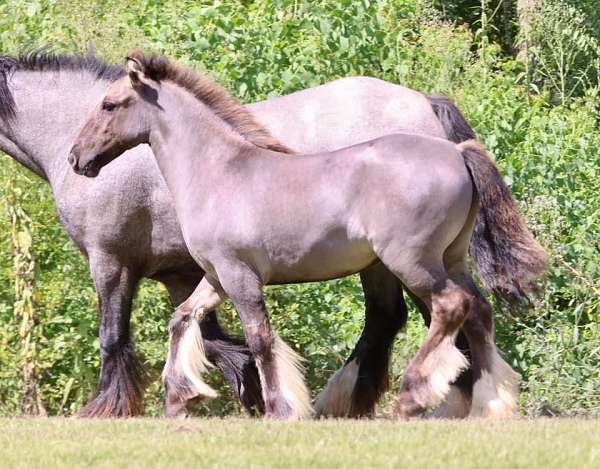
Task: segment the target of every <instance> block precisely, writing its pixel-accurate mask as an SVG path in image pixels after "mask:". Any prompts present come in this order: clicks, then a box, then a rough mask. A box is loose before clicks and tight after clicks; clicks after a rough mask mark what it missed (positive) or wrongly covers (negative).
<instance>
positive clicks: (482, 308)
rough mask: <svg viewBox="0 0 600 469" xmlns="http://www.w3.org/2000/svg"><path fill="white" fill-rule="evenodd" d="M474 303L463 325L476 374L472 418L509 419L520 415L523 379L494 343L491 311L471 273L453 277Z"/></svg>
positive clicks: (470, 415) (474, 376) (474, 375)
mask: <svg viewBox="0 0 600 469" xmlns="http://www.w3.org/2000/svg"><path fill="white" fill-rule="evenodd" d="M453 278H455V281H457V282H460V283H461V284H462V285H464V287H465V288H466V289H468V290H469V291H470V292H471V293H472V295H473V299H472V302H471V310H470V312H469V315H468V316H467V319H466V320H465V322H464V324H463V330H464V331H465V334H466V336H467V338H468V341H469V344H470V349H471V350H472V352H471V362H472V370H473V382H474V386H473V399H472V405H471V407H470V413H469V417H484V418H507V417H514V416H515V415H516V414H517V411H518V404H517V399H518V392H519V382H520V379H521V377H520V375H519V374H518V373H516V372H515V371H514V370H513V369H512V368H511V367H510V365H509V364H508V363H506V362H505V361H504V360H503V359H502V357H501V356H500V354H499V353H498V349H497V348H496V345H495V341H494V317H493V313H492V307H491V305H490V304H489V303H488V301H487V300H486V299H485V297H484V296H483V295H482V294H481V292H479V290H478V289H477V287H476V286H475V284H474V282H473V280H472V279H471V277H470V275H469V273H468V272H464V273H462V275H460V274H458V275H453Z"/></svg>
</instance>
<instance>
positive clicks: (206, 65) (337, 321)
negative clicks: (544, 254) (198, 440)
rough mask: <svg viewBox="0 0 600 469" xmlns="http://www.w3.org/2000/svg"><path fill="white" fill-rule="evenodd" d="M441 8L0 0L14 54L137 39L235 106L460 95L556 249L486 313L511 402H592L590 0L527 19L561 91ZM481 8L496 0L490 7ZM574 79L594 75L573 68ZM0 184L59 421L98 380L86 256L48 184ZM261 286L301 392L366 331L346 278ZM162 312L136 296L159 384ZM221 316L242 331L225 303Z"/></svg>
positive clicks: (546, 73) (3, 301) (153, 301)
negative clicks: (375, 92) (12, 200)
mask: <svg viewBox="0 0 600 469" xmlns="http://www.w3.org/2000/svg"><path fill="white" fill-rule="evenodd" d="M435 3H436V2H429V1H421V0H353V1H351V0H342V1H333V0H319V1H310V2H309V1H307V0H261V1H254V2H252V1H244V2H237V1H231V0H228V1H225V0H223V1H202V2H198V1H192V0H173V1H170V2H161V1H158V0H136V1H130V2H114V1H111V0H100V1H95V2H83V1H80V0H79V1H65V0H28V1H24V0H0V51H1V52H3V53H12V54H14V53H16V52H18V51H19V50H20V49H22V48H27V47H32V46H41V45H50V46H51V47H52V48H54V49H56V50H58V51H67V52H73V51H79V52H82V51H84V50H85V49H86V48H87V47H88V46H92V47H93V48H95V50H96V51H97V52H98V53H99V54H100V55H102V56H104V57H106V58H107V59H108V60H110V61H117V62H120V61H122V58H123V57H124V56H125V54H126V53H127V52H128V51H129V50H130V49H131V48H133V47H142V48H146V49H151V50H156V51H158V52H162V53H165V54H168V55H169V56H172V57H175V58H178V59H180V60H184V61H186V62H188V63H190V64H192V65H193V66H195V67H198V68H199V69H202V70H206V71H209V72H210V73H212V74H214V75H215V77H216V78H217V80H218V81H219V82H220V83H222V84H223V85H225V86H226V87H227V88H228V89H230V90H231V91H232V93H233V94H235V95H237V96H238V97H239V98H240V99H242V100H243V101H245V102H252V101H255V100H260V99H266V98H267V97H269V96H273V95H279V94H285V93H289V92H292V91H295V90H298V89H302V88H305V87H309V86H314V85H317V84H320V83H325V82H327V81H330V80H332V79H334V78H337V77H340V76H347V75H357V74H364V75H372V76H377V77H380V78H383V79H386V80H389V81H393V82H397V83H401V84H404V85H407V86H411V87H414V88H417V89H419V90H422V91H423V92H430V93H445V94H448V95H450V96H452V97H454V98H455V99H456V100H457V102H458V104H459V105H460V107H461V109H463V110H464V112H465V114H466V116H467V118H468V119H469V120H470V121H471V123H472V124H473V125H474V127H475V128H476V130H477V132H478V135H479V136H480V137H481V139H482V140H483V141H485V143H486V144H487V145H488V146H489V148H490V150H491V151H492V152H493V154H494V155H495V156H496V158H497V161H498V163H499V165H500V167H501V168H502V170H503V173H504V174H505V176H506V180H507V182H508V183H509V185H511V187H512V189H513V191H514V193H515V195H516V197H517V198H518V199H519V200H520V202H521V204H522V208H523V212H524V213H525V215H526V217H527V219H528V221H529V222H530V225H531V226H532V227H533V229H534V230H535V233H536V235H537V236H538V237H539V238H540V240H541V241H542V242H543V244H544V245H545V246H546V247H547V248H548V250H549V251H550V253H551V260H552V269H551V272H550V274H549V276H548V280H547V282H546V285H545V290H544V294H543V296H542V297H541V298H540V300H539V303H538V305H537V307H536V309H535V310H534V311H532V312H529V313H526V314H522V315H516V313H514V314H513V312H511V311H502V312H501V314H498V316H497V319H498V342H499V345H500V347H501V348H502V349H503V350H504V351H506V353H507V354H508V357H509V358H510V360H511V362H512V364H513V365H514V366H515V367H516V368H517V369H518V370H519V371H520V372H521V373H522V374H523V377H524V381H525V385H524V390H525V392H524V394H523V408H524V410H525V411H526V412H528V413H532V414H535V413H539V412H564V413H582V412H589V413H600V396H599V395H598V393H597V391H596V389H598V388H599V387H600V358H599V355H600V354H599V350H600V349H599V348H598V344H599V343H600V340H599V339H600V331H599V330H598V322H599V317H598V316H599V314H600V303H599V302H600V300H599V298H600V295H599V294H598V289H599V288H600V287H599V285H600V268H599V267H598V263H597V259H598V256H599V254H600V252H599V246H598V238H599V233H600V229H599V228H600V227H599V225H600V195H599V192H598V183H599V182H600V169H599V167H600V164H599V159H598V158H599V156H598V155H600V135H599V133H598V125H599V119H598V118H599V115H598V106H597V103H598V94H597V93H598V89H597V82H594V81H593V79H591V78H593V77H597V66H598V65H597V61H598V50H597V48H596V46H595V45H594V44H596V43H595V42H594V41H596V40H597V33H598V31H597V29H594V25H598V16H593V15H594V13H595V14H596V15H597V12H596V11H595V10H594V8H593V3H594V1H592V0H590V2H582V3H581V5H580V6H581V8H580V10H578V11H577V12H576V13H573V15H575V16H572V15H571V16H569V15H570V13H569V15H566V14H565V15H563V16H560V15H559V16H556V15H555V16H548V17H547V18H543V19H540V20H539V21H538V22H536V28H538V29H536V31H537V32H536V34H539V37H540V41H539V42H538V49H536V51H535V53H536V54H538V55H539V57H542V56H544V57H547V56H546V55H543V54H547V53H549V52H551V50H552V48H553V47H554V46H553V44H554V43H553V42H552V41H554V40H555V38H557V40H560V41H563V44H564V46H565V47H567V48H570V49H573V50H569V53H571V54H575V58H574V59H573V61H572V64H573V65H572V66H571V67H570V68H569V71H568V73H566V74H565V73H563V75H564V77H563V78H564V83H565V86H564V87H562V88H561V87H559V90H560V92H557V88H556V86H555V82H556V81H557V80H558V81H560V80H562V78H561V77H560V76H559V74H558V72H557V68H556V67H555V66H554V65H552V66H551V65H547V66H546V68H543V67H542V66H541V65H539V66H538V67H537V68H536V69H535V75H533V76H526V72H527V68H526V67H525V65H524V64H523V63H522V62H520V61H519V60H515V59H513V58H512V57H511V56H510V54H507V47H506V44H504V47H502V46H500V45H499V43H498V41H500V40H501V37H505V35H504V34H501V33H499V32H497V31H499V29H498V28H497V31H496V32H494V31H495V30H494V28H496V26H494V25H495V23H494V21H495V18H497V17H494V16H492V13H493V11H489V12H488V13H489V15H488V17H487V21H488V24H487V26H486V27H485V28H483V27H482V23H481V20H482V18H481V10H477V9H476V8H475V9H474V10H472V11H469V12H468V13H469V15H466V14H465V16H459V17H454V19H456V18H462V20H465V19H467V20H468V21H469V23H470V26H464V25H456V24H451V23H448V22H447V21H446V20H445V18H453V16H452V15H451V14H450V13H451V12H450V10H449V8H450V6H452V5H455V6H456V5H458V4H459V3H461V2H444V3H445V4H446V6H447V8H446V11H445V12H439V11H436V10H434V9H432V5H434V6H435ZM462 3H463V4H464V5H466V4H467V3H469V2H462ZM471 3H473V4H474V3H477V4H478V5H481V2H471ZM588 3H589V5H588ZM486 5H487V7H489V8H492V9H495V8H496V6H497V5H498V3H497V2H487V3H486ZM474 6H475V7H477V5H474ZM588 6H589V7H588ZM487 7H486V8H487ZM568 11H569V12H573V11H574V10H568ZM586 12H587V14H584V13H586ZM497 14H499V13H497ZM574 18H575V19H577V21H575V19H574ZM578 18H582V19H583V21H579V19H578ZM462 20H461V21H460V22H461V23H462ZM513 20H514V18H513ZM561 22H562V23H561ZM561 24H569V25H570V26H569V27H570V28H572V29H571V30H570V31H573V34H570V35H569V36H568V37H567V36H565V35H564V34H562V33H561V29H560V28H561V27H560V25H561ZM546 33H547V35H546V36H544V34H546ZM575 33H577V34H575ZM553 35H554V36H553ZM536 37H537V36H536ZM582 38H583V39H582ZM544 41H546V42H544ZM582 41H583V42H582ZM581 44H583V45H584V46H585V47H584V48H583V49H582V48H581V47H580V45H581ZM576 46H577V47H578V48H577V49H576V50H575V49H574V48H575V47H576ZM544 51H545V52H544ZM539 62H540V63H541V60H540V61H539ZM547 63H550V64H551V63H552V62H547ZM590 64H591V65H590ZM594 67H596V68H595V69H594ZM564 71H565V70H563V72H564ZM582 72H585V76H586V77H588V78H589V79H588V78H586V79H585V80H584V79H581V77H582V76H583V75H582ZM594 73H596V74H595V75H594ZM590 77H591V78H590ZM531 83H533V84H534V85H536V86H530V84H531ZM7 178H13V179H15V180H16V184H17V185H18V186H19V187H21V188H23V200H22V204H23V206H24V208H25V210H26V212H27V213H28V214H29V216H30V217H31V219H32V221H33V230H32V231H33V246H34V251H35V253H34V254H35V258H36V260H37V261H38V269H39V274H38V285H39V288H38V292H37V302H36V304H37V314H38V315H39V317H40V320H41V322H42V329H43V330H42V334H41V335H42V336H43V337H44V338H45V339H44V342H43V343H41V344H40V346H39V348H38V353H39V357H38V359H39V361H40V363H41V367H42V369H41V375H42V393H43V396H44V399H45V404H46V407H47V409H48V411H49V413H51V414H66V415H68V414H71V413H72V412H74V411H75V410H76V409H78V408H79V407H80V406H81V405H82V404H83V403H84V402H85V401H86V399H87V398H88V397H89V396H90V394H91V393H92V392H93V389H94V386H95V383H96V379H97V378H96V376H97V373H98V368H99V344H98V339H97V337H96V331H97V327H98V320H97V313H96V299H95V293H94V290H93V286H92V283H91V280H90V276H89V270H88V267H87V264H86V262H85V260H84V259H83V257H82V256H81V255H80V254H79V253H78V252H77V250H76V248H75V247H74V246H73V244H72V243H71V242H70V241H69V240H68V238H67V237H66V235H65V234H64V231H63V230H62V228H61V227H60V224H59V221H58V219H57V216H56V214H55V209H54V206H53V201H52V194H51V192H50V191H49V189H48V187H47V186H46V185H45V184H44V183H43V182H42V181H40V180H38V179H37V178H36V177H35V176H33V175H32V174H30V173H28V172H27V171H26V170H23V169H20V168H19V167H18V166H17V165H16V164H15V163H13V162H12V161H11V160H10V159H9V158H6V157H3V158H2V164H1V165H0V179H1V180H2V181H5V180H6V179H7ZM2 187H3V184H0V190H1V188H2ZM0 195H1V196H2V197H0V200H2V201H3V202H2V204H4V205H1V206H0V208H1V209H2V212H1V213H2V216H1V217H0V285H2V288H0V414H5V415H12V414H15V413H16V412H18V409H19V402H20V397H21V392H22V391H21V388H22V381H21V376H20V367H19V365H18V363H17V360H16V356H17V355H16V354H17V350H18V324H17V323H16V321H15V319H14V315H13V303H14V293H13V287H12V285H13V281H14V272H13V264H12V257H11V241H10V220H9V219H8V216H7V214H6V209H7V207H6V203H5V200H6V198H5V197H4V194H0ZM267 296H268V306H269V308H270V312H271V317H272V319H273V323H274V325H275V328H276V329H277V331H278V332H279V333H280V334H281V335H282V336H283V337H284V338H285V339H286V340H287V341H288V342H289V343H290V344H291V345H293V346H294V347H295V348H297V349H299V350H301V351H302V353H303V355H304V356H305V357H307V359H308V363H307V368H308V370H307V376H308V381H309V384H310V387H311V389H313V390H315V391H316V390H318V389H320V388H321V387H322V386H323V385H324V383H325V382H326V379H327V377H328V376H329V375H330V374H331V373H332V372H333V371H334V370H335V369H336V368H338V367H339V366H340V365H341V364H342V363H343V360H344V359H345V358H346V357H347V356H348V355H349V353H350V351H351V350H352V347H353V345H354V344H355V343H356V340H357V338H358V334H359V333H360V330H361V328H362V320H363V314H364V313H363V296H362V291H361V289H360V285H359V282H358V279H357V278H356V277H351V278H348V279H343V280H338V281H334V282H323V283H320V284H314V285H295V286H289V287H273V288H269V289H268V294H267ZM170 312H171V306H170V305H169V302H168V300H167V297H166V294H165V292H164V289H163V288H162V287H159V286H157V285H156V284H154V283H151V282H146V283H144V284H143V285H142V286H141V288H140V291H139V293H138V297H137V300H136V304H135V313H134V330H135V336H136V344H137V349H138V351H139V353H140V356H141V357H142V361H143V363H144V364H145V366H146V367H147V369H148V370H149V371H150V374H151V376H153V377H155V378H156V377H158V375H159V374H160V370H161V368H162V364H163V360H164V357H165V353H166V340H167V337H166V324H167V321H168V317H169V316H170ZM513 316H515V317H513ZM411 317H412V318H413V320H412V321H410V322H409V325H408V327H407V329H406V330H405V331H404V332H403V333H402V334H401V335H400V337H399V339H398V341H397V344H396V347H395V351H394V360H393V365H392V372H393V376H394V386H397V385H398V384H399V381H400V379H401V376H402V372H403V369H404V367H405V365H406V363H407V362H408V360H409V358H410V356H411V355H412V354H413V353H414V352H415V350H416V348H417V347H418V345H419V343H420V341H421V339H422V337H423V333H424V328H423V326H422V321H421V319H420V318H419V317H418V315H417V314H416V313H415V312H412V311H411ZM221 318H222V320H223V321H224V322H225V323H226V324H227V326H228V327H229V328H230V329H232V330H237V331H238V332H239V324H238V321H237V318H236V314H235V312H234V311H233V310H232V309H231V306H230V305H227V306H226V307H225V308H224V309H223V311H222V312H221ZM211 379H212V380H213V384H215V385H216V386H218V387H219V388H220V394H221V396H223V397H222V398H220V399H218V400H216V401H215V402H213V403H211V404H209V406H208V407H206V408H204V409H203V410H202V412H210V413H213V414H215V413H216V414H224V413H227V412H231V411H237V410H238V405H237V403H235V402H233V401H232V400H231V399H229V398H228V396H229V395H230V394H229V392H228V391H227V390H226V389H225V388H224V387H223V384H222V382H221V380H220V379H219V378H218V377H216V376H213V377H211ZM161 398H162V394H161V390H160V386H159V384H158V383H157V382H156V381H154V382H153V384H152V385H151V387H150V388H149V390H148V392H147V394H146V409H147V412H148V414H150V415H157V414H159V413H160V409H161Z"/></svg>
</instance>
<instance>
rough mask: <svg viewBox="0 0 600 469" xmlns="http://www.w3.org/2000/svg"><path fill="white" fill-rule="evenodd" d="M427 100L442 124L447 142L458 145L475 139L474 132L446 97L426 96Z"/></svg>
mask: <svg viewBox="0 0 600 469" xmlns="http://www.w3.org/2000/svg"><path fill="white" fill-rule="evenodd" d="M427 99H428V100H429V103H430V104H431V107H432V108H433V112H434V113H435V115H436V116H437V118H438V120H439V121H440V123H441V124H442V127H443V128H444V131H445V132H446V137H447V138H448V140H450V141H451V142H454V143H460V142H464V141H466V140H471V139H474V138H476V137H475V131H474V130H473V129H472V128H471V126H470V125H469V123H468V122H467V119H465V116H463V115H462V112H460V109H458V107H457V106H456V104H454V102H453V101H452V100H451V99H450V98H447V97H446V96H427Z"/></svg>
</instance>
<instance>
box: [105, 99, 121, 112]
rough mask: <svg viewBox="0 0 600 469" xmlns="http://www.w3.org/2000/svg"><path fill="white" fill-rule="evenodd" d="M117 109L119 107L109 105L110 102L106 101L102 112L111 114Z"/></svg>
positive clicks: (112, 104)
mask: <svg viewBox="0 0 600 469" xmlns="http://www.w3.org/2000/svg"><path fill="white" fill-rule="evenodd" d="M116 107H117V105H116V104H114V103H109V102H108V101H105V102H103V103H102V110H103V111H108V112H111V111H114V110H115V108H116Z"/></svg>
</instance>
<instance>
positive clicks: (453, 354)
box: [392, 260, 471, 418]
mask: <svg viewBox="0 0 600 469" xmlns="http://www.w3.org/2000/svg"><path fill="white" fill-rule="evenodd" d="M401 264H402V265H401V267H400V268H398V269H392V270H393V271H394V272H395V273H396V274H397V275H398V276H399V277H400V279H401V280H402V282H403V283H404V284H405V285H406V286H407V288H410V289H411V291H412V292H413V293H414V294H415V295H417V296H418V297H419V298H420V299H421V301H423V302H424V303H425V304H426V305H427V306H429V308H430V310H431V324H430V326H429V331H428V334H427V337H426V338H425V341H424V343H423V345H422V346H421V348H420V349H419V351H418V352H417V355H416V356H415V358H414V359H413V360H412V362H411V363H410V365H409V366H408V368H407V370H406V372H405V375H404V380H403V383H402V388H401V391H400V395H399V396H398V399H397V401H396V406H395V413H396V414H397V415H398V416H399V417H401V418H409V417H414V416H417V415H420V414H422V413H423V412H424V411H425V410H427V409H429V408H434V407H437V406H438V405H439V404H440V403H441V402H442V401H443V399H444V398H445V397H446V395H447V394H448V392H449V390H450V383H451V382H452V381H454V380H455V379H456V378H457V377H458V375H459V374H460V372H461V371H462V370H464V369H465V368H467V366H468V362H467V360H466V358H465V356H464V355H463V354H462V353H461V352H460V351H459V350H458V349H457V348H456V345H455V340H456V336H457V334H458V331H459V329H460V327H461V326H462V324H463V322H464V320H465V319H466V317H467V314H468V312H469V307H470V303H471V295H470V294H469V292H467V291H466V290H465V289H464V288H462V287H461V286H460V285H457V284H456V283H455V282H453V281H452V280H451V279H450V278H449V277H448V274H447V272H446V271H445V269H444V266H443V264H442V262H441V260H440V261H439V262H436V261H425V260H423V261H418V262H406V261H404V262H402V263H401Z"/></svg>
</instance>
